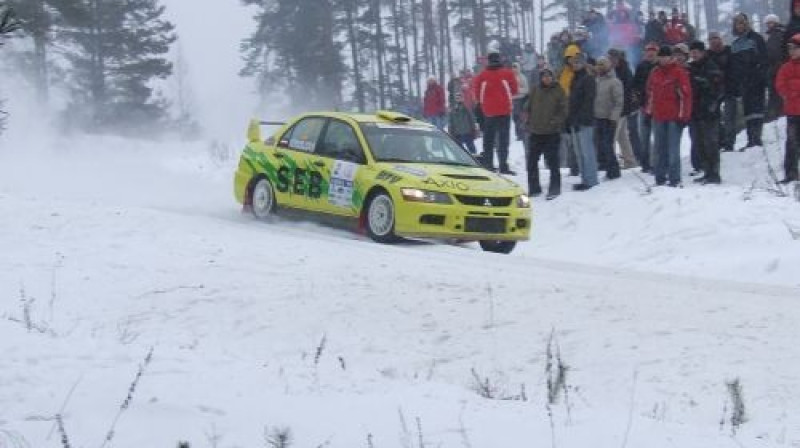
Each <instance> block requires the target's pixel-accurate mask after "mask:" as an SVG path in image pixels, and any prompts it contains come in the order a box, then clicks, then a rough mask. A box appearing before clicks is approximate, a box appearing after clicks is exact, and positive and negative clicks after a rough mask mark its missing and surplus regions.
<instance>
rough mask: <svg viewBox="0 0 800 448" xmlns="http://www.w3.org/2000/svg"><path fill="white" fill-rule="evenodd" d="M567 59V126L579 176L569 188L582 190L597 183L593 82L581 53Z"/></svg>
mask: <svg viewBox="0 0 800 448" xmlns="http://www.w3.org/2000/svg"><path fill="white" fill-rule="evenodd" d="M570 62H571V64H572V69H573V71H574V72H575V79H574V80H573V83H572V93H571V94H570V95H569V114H568V116H567V129H568V135H569V138H571V139H572V149H573V150H574V151H575V155H576V159H577V162H578V169H579V171H580V175H581V182H580V183H579V184H575V185H573V186H572V189H573V190H576V191H585V190H588V189H590V188H592V187H594V186H595V185H597V183H598V181H597V150H596V149H595V145H594V99H595V93H596V92H597V85H596V83H595V80H594V72H593V70H592V67H591V66H590V65H587V64H586V62H585V58H584V57H583V56H577V57H575V58H573V59H572V60H571V61H570Z"/></svg>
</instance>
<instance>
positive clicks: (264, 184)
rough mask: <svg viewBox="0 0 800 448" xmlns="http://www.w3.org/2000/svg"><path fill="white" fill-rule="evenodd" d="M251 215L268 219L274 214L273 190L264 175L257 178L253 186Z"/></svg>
mask: <svg viewBox="0 0 800 448" xmlns="http://www.w3.org/2000/svg"><path fill="white" fill-rule="evenodd" d="M251 202H252V209H253V216H255V217H256V218H257V219H262V220H265V219H268V218H270V217H272V216H273V215H274V214H275V190H274V189H273V188H272V183H271V182H270V181H269V179H267V178H266V177H262V178H259V179H258V180H257V181H256V184H255V185H254V186H253V193H252V199H251Z"/></svg>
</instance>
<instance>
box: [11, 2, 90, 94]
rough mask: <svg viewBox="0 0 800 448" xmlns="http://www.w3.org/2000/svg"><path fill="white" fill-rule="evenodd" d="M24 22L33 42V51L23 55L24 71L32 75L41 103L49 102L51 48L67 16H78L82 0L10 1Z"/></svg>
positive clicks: (22, 66) (51, 65)
mask: <svg viewBox="0 0 800 448" xmlns="http://www.w3.org/2000/svg"><path fill="white" fill-rule="evenodd" d="M9 3H10V5H11V6H12V7H13V8H14V10H15V11H16V13H17V15H18V17H19V19H20V22H21V23H20V27H21V30H22V33H23V35H24V36H26V37H28V38H30V39H31V41H32V44H33V45H32V47H33V50H32V51H23V52H21V54H20V56H21V60H20V62H21V67H20V68H21V69H22V70H23V72H25V73H27V74H29V75H30V77H31V79H32V81H33V85H34V88H35V89H36V92H37V95H38V98H39V101H40V102H41V103H44V102H46V101H47V100H48V97H49V90H50V78H51V75H50V74H51V72H52V71H53V63H52V61H51V60H50V59H51V58H50V52H51V48H52V47H53V46H54V43H55V42H56V41H57V36H58V32H59V29H61V27H63V22H64V16H65V15H75V14H77V13H78V8H79V1H78V0H9Z"/></svg>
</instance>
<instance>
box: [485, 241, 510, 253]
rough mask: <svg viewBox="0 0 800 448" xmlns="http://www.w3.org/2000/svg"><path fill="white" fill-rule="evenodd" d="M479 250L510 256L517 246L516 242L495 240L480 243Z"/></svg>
mask: <svg viewBox="0 0 800 448" xmlns="http://www.w3.org/2000/svg"><path fill="white" fill-rule="evenodd" d="M480 245H481V249H483V250H485V251H486V252H494V253H497V254H510V253H511V251H512V250H514V247H516V246H517V242H516V241H496V240H483V241H480Z"/></svg>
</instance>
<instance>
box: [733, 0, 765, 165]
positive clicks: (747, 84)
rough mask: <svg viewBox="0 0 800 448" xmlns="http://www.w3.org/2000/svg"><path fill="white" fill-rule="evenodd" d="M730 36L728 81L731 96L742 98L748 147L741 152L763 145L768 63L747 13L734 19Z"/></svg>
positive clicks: (758, 35)
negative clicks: (731, 37)
mask: <svg viewBox="0 0 800 448" xmlns="http://www.w3.org/2000/svg"><path fill="white" fill-rule="evenodd" d="M733 35H734V40H733V42H732V43H731V58H730V67H729V71H730V77H729V78H728V81H730V82H731V83H732V84H733V85H732V86H731V90H732V92H733V94H734V95H735V96H736V97H740V98H741V99H742V106H743V109H744V120H745V125H746V128H747V145H746V146H744V147H742V148H740V149H739V150H740V151H744V150H746V149H747V148H753V147H756V146H761V145H762V142H761V134H762V130H763V128H764V110H765V107H766V104H765V103H766V93H767V79H766V74H767V70H768V68H769V64H768V59H767V44H766V42H764V38H763V37H761V35H760V34H758V33H756V32H755V31H753V30H752V28H751V27H750V20H749V19H748V17H747V15H746V14H744V13H739V14H737V15H736V16H735V17H734V18H733ZM733 114H735V112H732V115H733ZM733 122H734V123H735V122H736V120H733Z"/></svg>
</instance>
